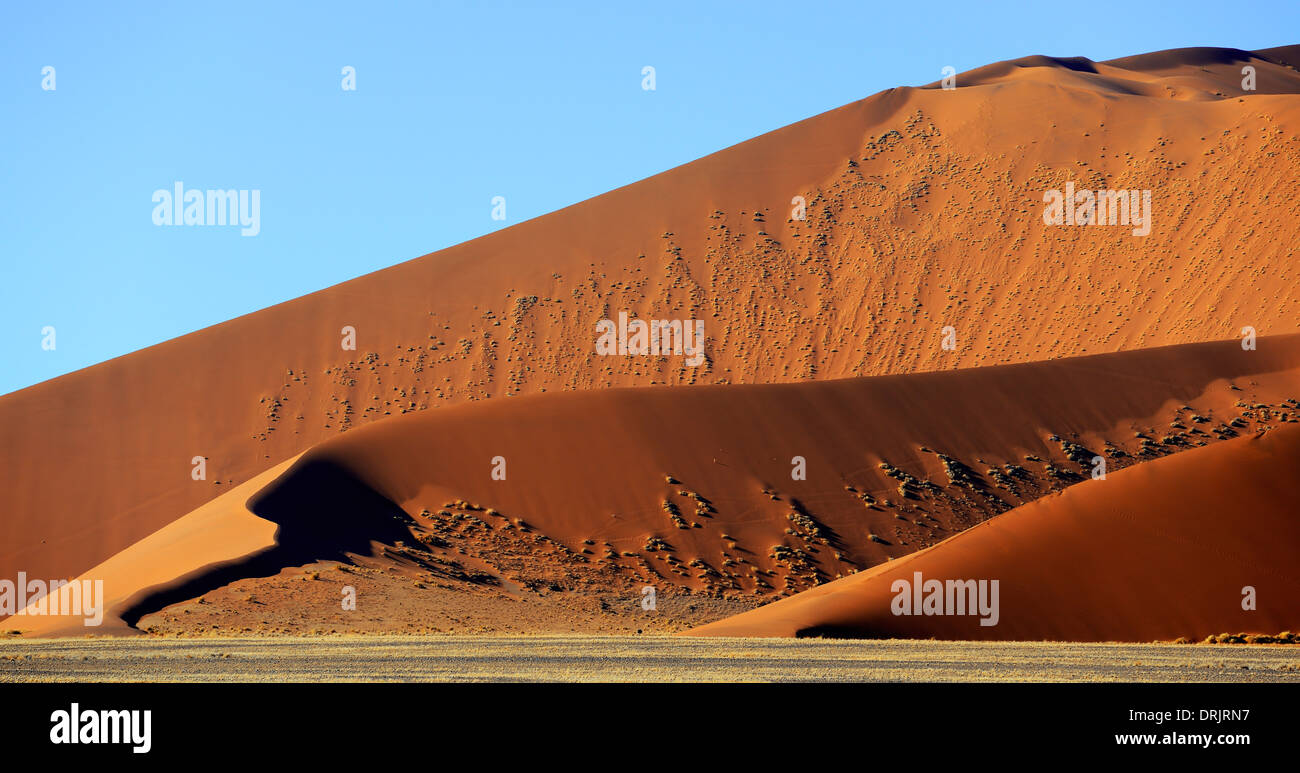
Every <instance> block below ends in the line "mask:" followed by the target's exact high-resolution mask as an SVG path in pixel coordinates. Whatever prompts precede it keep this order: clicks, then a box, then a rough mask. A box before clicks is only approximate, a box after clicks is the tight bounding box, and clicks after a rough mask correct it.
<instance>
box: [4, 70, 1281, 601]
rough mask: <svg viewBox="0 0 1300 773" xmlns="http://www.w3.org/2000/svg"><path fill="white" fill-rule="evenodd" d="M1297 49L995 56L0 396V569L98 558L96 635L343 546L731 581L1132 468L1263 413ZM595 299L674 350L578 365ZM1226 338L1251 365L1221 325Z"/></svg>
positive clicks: (1274, 413)
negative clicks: (683, 321)
mask: <svg viewBox="0 0 1300 773" xmlns="http://www.w3.org/2000/svg"><path fill="white" fill-rule="evenodd" d="M1297 63H1300V46H1289V47H1284V48H1276V49H1269V50H1266V51H1258V52H1245V51H1238V50H1235V49H1179V50H1173V51H1165V52H1158V53H1154V54H1147V55H1141V56H1135V57H1128V58H1125V59H1119V60H1113V61H1110V62H1091V61H1090V60H1087V59H1083V58H1053V57H1042V56H1033V57H1026V58H1023V59H1018V60H1013V61H1009V62H1002V63H998V64H994V65H989V66H987V67H983V68H979V69H977V70H974V71H971V72H969V73H964V74H962V75H959V76H958V79H957V85H958V88H956V89H954V90H945V89H942V88H940V87H939V84H930V85H928V86H925V87H922V88H897V89H890V90H888V91H885V92H881V93H879V94H876V95H874V96H871V97H868V98H866V99H864V100H861V101H859V102H855V103H853V104H850V105H847V106H845V107H842V108H839V109H837V110H832V111H830V112H828V113H825V114H822V115H819V116H815V117H813V118H810V119H808V120H806V121H802V122H800V123H797V124H794V125H791V126H788V127H785V128H782V129H779V130H777V131H774V132H771V133H769V134H766V135H763V136H761V137H758V138H755V139H753V140H750V141H748V142H745V143H741V144H740V145H736V146H734V147H731V148H728V149H726V150H723V151H720V152H718V153H715V154H713V155H710V156H708V157H705V158H703V159H700V160H698V161H695V162H692V163H690V164H686V165H684V166H681V167H678V168H676V169H672V170H669V171H667V172H664V173H663V174H660V175H656V176H654V177H651V178H648V179H646V180H643V181H641V182H638V183H635V184H633V185H629V186H627V187H624V188H620V189H618V190H615V191H611V192H610V193H607V194H605V195H602V196H599V197H596V198H593V199H591V200H588V201H585V202H582V203H580V204H576V205H574V206H572V207H568V208H566V209H564V210H561V211H559V212H555V213H552V214H549V215H546V216H544V217H540V218H537V219H535V220H531V221H527V222H524V223H520V224H518V225H515V226H512V227H509V228H506V229H503V230H501V231H498V232H495V233H492V234H489V235H487V236H484V237H482V238H479V239H475V240H473V241H470V242H467V243H464V244H461V245H457V246H455V247H452V248H449V249H446V250H442V251H440V252H437V253H433V254H430V255H426V256H424V257H421V258H418V259H415V260H412V261H408V262H406V263H402V264H400V265H397V266H394V267H392V268H389V269H385V270H383V271H379V272H375V273H373V274H369V275H366V276H363V277H360V278H358V279H355V280H352V281H350V282H346V283H343V284H341V285H338V286H335V287H331V288H328V289H326V290H323V291H320V292H318V293H314V294H311V295H308V296H305V297H302V298H298V299H295V300H293V301H289V302H287V303H283V304H280V305H278V306H274V307H271V308H269V309H265V310H263V311H259V312H256V313H254V314H250V315H247V316H244V317H240V318H238V319H234V320H231V321H229V322H226V323H223V324H220V325H217V326H214V327H211V328H207V329H204V330H201V331H198V332H196V333H193V334H190V335H187V336H183V337H181V338H178V339H174V340H171V341H167V342H165V343H163V344H159V345H157V346H154V347H150V348H148V349H145V350H142V351H139V352H135V353H132V354H129V355H126V356H124V357H120V358H117V359H114V360H111V361H109V362H105V363H102V364H99V365H96V366H93V367H91V368H87V369H85V370H82V371H78V372H76V373H72V374H69V375H67V376H63V377H60V378H57V379H54V380H52V381H49V382H46V383H43V384H38V385H36V386H33V387H30V388H28V389H24V390H21V391H19V392H15V393H12V394H8V395H4V396H0V508H2V509H3V512H4V513H5V514H6V517H5V518H4V519H2V520H0V577H12V576H14V575H15V574H16V573H17V572H19V571H25V572H27V573H28V575H29V576H40V577H49V578H54V577H70V576H76V575H79V574H83V573H87V572H93V571H102V573H105V574H110V575H112V576H114V577H117V578H118V579H119V583H118V585H119V591H120V593H119V597H116V598H118V602H119V606H120V607H121V610H120V611H122V612H123V614H125V615H126V616H127V618H128V622H131V621H133V620H138V615H142V614H148V613H149V610H150V609H155V608H157V607H158V606H159V605H160V604H164V605H165V603H170V602H171V601H173V600H175V599H180V598H185V597H187V595H186V594H191V597H192V596H196V595H198V594H201V593H203V592H204V589H205V588H210V587H212V586H214V585H215V584H219V583H218V581H225V580H228V579H229V578H231V577H239V576H243V577H246V578H247V577H258V576H267V575H268V573H272V572H274V571H276V570H277V568H280V569H282V568H283V567H287V566H294V565H300V564H302V563H304V562H306V561H309V560H313V559H317V560H319V559H329V560H335V559H338V560H343V561H354V560H360V559H359V558H358V557H360V556H367V557H368V558H367V559H366V560H373V562H376V563H375V565H374V566H373V567H371V568H373V569H374V571H376V572H381V571H385V567H387V568H391V569H397V568H399V566H400V568H401V570H402V571H406V572H409V573H412V576H415V575H419V576H423V575H422V574H420V573H425V574H428V573H432V574H433V575H436V576H438V577H442V578H443V579H445V580H446V581H447V582H448V583H450V584H452V585H454V584H456V583H467V582H468V583H471V584H473V583H487V584H492V583H498V584H499V585H497V586H494V587H498V588H499V589H500V590H501V592H502V593H503V594H505V596H511V594H517V593H523V592H543V593H545V592H549V591H548V590H547V589H548V588H550V587H551V586H555V587H559V588H562V589H570V590H572V589H574V588H576V587H578V586H583V585H586V586H596V587H599V586H601V585H602V584H604V585H606V586H608V587H619V588H623V587H624V586H626V587H627V588H633V589H635V587H638V584H639V583H642V582H646V581H651V580H653V581H655V582H667V583H670V584H673V585H674V586H675V587H681V588H684V589H689V590H691V591H692V592H695V593H701V594H714V595H718V594H726V593H743V594H753V595H756V596H758V597H766V594H769V593H774V592H794V591H798V590H801V589H804V588H808V587H812V586H813V585H816V584H819V583H821V582H824V581H827V580H831V579H834V578H835V577H837V576H840V575H845V574H848V573H850V572H853V571H856V570H859V569H866V568H868V567H872V566H875V565H877V564H879V562H880V561H883V560H884V559H886V558H901V557H903V556H905V555H907V554H909V553H911V552H913V551H915V550H918V549H920V548H924V547H928V546H932V545H935V544H937V543H939V542H940V541H942V540H943V539H945V538H947V537H949V536H951V535H952V534H955V533H956V532H958V531H960V530H962V529H965V528H967V527H969V526H971V525H973V524H975V523H979V522H982V521H985V520H986V519H988V518H990V517H993V516H994V515H995V514H997V513H1001V512H1003V511H1006V510H1008V509H1010V508H1013V507H1019V506H1021V505H1023V504H1025V503H1027V502H1031V501H1033V500H1035V499H1037V498H1038V497H1041V496H1043V495H1044V494H1048V493H1050V492H1054V491H1059V490H1060V489H1062V488H1064V487H1066V486H1068V485H1070V484H1072V483H1074V482H1076V481H1078V480H1079V479H1081V477H1083V476H1084V475H1086V473H1087V469H1086V465H1085V460H1086V459H1088V458H1091V456H1088V455H1089V454H1101V455H1104V456H1106V457H1107V458H1108V459H1109V460H1110V463H1111V464H1112V465H1113V466H1114V467H1124V466H1128V465H1132V464H1133V463H1134V462H1140V464H1139V465H1138V466H1139V467H1141V466H1142V465H1144V464H1145V463H1146V461H1145V460H1150V459H1153V458H1156V457H1163V456H1166V455H1170V454H1174V453H1176V452H1181V451H1182V450H1184V449H1194V448H1196V447H1197V446H1200V445H1204V444H1215V443H1218V442H1219V441H1221V440H1224V439H1227V438H1230V437H1232V436H1234V435H1239V434H1242V433H1244V432H1247V431H1253V430H1255V429H1256V428H1259V427H1264V426H1272V425H1275V424H1278V423H1289V421H1290V420H1291V418H1292V413H1293V412H1294V410H1295V408H1296V407H1297V406H1296V405H1295V404H1293V403H1292V402H1290V401H1292V400H1293V399H1294V398H1295V396H1296V391H1297V390H1295V389H1294V386H1295V368H1296V366H1297V363H1296V346H1297V344H1296V339H1295V337H1294V336H1293V335H1291V334H1294V333H1295V332H1296V331H1297V329H1300V328H1298V327H1297V324H1296V320H1297V319H1298V318H1300V316H1298V315H1300V285H1298V284H1297V282H1300V279H1297V277H1296V276H1295V275H1294V273H1293V272H1290V271H1287V270H1286V269H1287V268H1288V267H1289V266H1290V263H1291V262H1292V258H1293V250H1294V245H1295V244H1296V243H1297V241H1300V240H1298V239H1297V237H1298V236H1300V227H1298V226H1297V225H1296V221H1295V218H1294V217H1293V212H1292V211H1291V197H1289V196H1288V195H1287V192H1289V191H1293V190H1295V189H1296V188H1297V183H1298V182H1300V137H1298V136H1297V132H1298V131H1300V128H1298V127H1300V100H1298V99H1297V96H1298V95H1300V73H1298V72H1297V71H1296V65H1297ZM1245 65H1250V66H1252V67H1254V68H1255V69H1256V71H1257V89H1256V90H1254V91H1242V90H1241V69H1242V67H1243V66H1245ZM1067 184H1069V185H1072V186H1074V187H1077V188H1088V189H1112V188H1113V189H1149V190H1151V191H1152V202H1153V205H1152V206H1153V217H1152V225H1151V229H1150V233H1149V234H1148V235H1146V236H1134V235H1133V234H1132V233H1131V229H1130V228H1127V227H1110V226H1104V227H1059V226H1051V225H1047V224H1045V223H1044V220H1043V207H1044V191H1047V190H1052V189H1060V188H1064V187H1065V186H1066V185H1067ZM796 197H802V200H803V201H804V202H805V203H806V219H796V218H795V216H794V212H793V210H792V205H793V204H794V202H793V201H792V200H793V199H795V198H796ZM622 311H627V312H630V313H631V315H632V316H633V317H641V318H697V319H700V320H703V322H704V326H705V328H704V329H705V335H706V353H707V357H706V360H705V362H704V364H703V365H701V366H700V367H698V368H691V367H688V366H686V365H685V364H683V361H682V358H671V357H669V358H656V357H650V358H643V357H601V356H598V355H597V354H596V351H595V347H594V342H595V338H596V329H595V325H596V323H597V322H598V321H599V320H601V319H605V318H616V317H617V316H618V314H619V312H622ZM345 326H350V327H352V328H355V330H356V341H357V348H356V349H355V350H344V349H342V348H341V346H340V341H341V339H342V334H341V331H342V329H343V328H344V327H345ZM947 326H951V327H952V329H953V331H954V333H955V336H956V344H957V345H956V348H955V350H948V349H945V348H944V347H942V346H941V341H942V340H943V338H942V336H943V332H942V331H943V330H944V328H945V327H947ZM1247 326H1249V327H1252V328H1254V329H1255V330H1256V331H1258V333H1259V334H1260V335H1261V336H1264V337H1263V338H1261V339H1260V349H1259V350H1258V351H1253V352H1243V351H1242V350H1241V348H1240V346H1238V345H1237V342H1236V341H1235V340H1225V339H1234V338H1235V337H1237V336H1239V335H1241V332H1242V329H1243V328H1244V327H1247ZM1207 341H1219V342H1221V343H1209V344H1207V343H1203V342H1207ZM1160 347H1165V348H1160ZM1116 352H1119V353H1121V354H1111V353H1116ZM1092 355H1107V356H1106V357H1102V358H1096V357H1093V356H1092ZM1062 358H1081V359H1068V360H1067V359H1062ZM864 377H872V378H864ZM834 379H844V380H834ZM692 385H694V386H696V387H697V388H692V389H683V388H682V387H684V386H692ZM740 385H744V387H743V388H741V386H740ZM649 386H660V387H665V388H659V389H636V390H629V391H622V390H617V391H615V390H609V389H606V387H649ZM1235 390H1239V391H1235ZM542 393H546V394H542ZM556 393H563V394H556ZM488 398H491V400H490V402H488V403H487V404H482V405H480V403H482V401H484V400H487V399H488ZM470 403H474V405H470ZM1193 417H1197V418H1193ZM1202 419H1203V420H1204V421H1202ZM795 455H799V456H803V457H805V458H806V461H807V464H808V469H809V476H808V480H806V481H791V480H790V465H791V458H792V457H793V456H795ZM196 456H202V457H205V458H206V460H207V462H206V464H207V477H206V479H205V480H194V479H192V477H191V470H192V464H191V462H192V459H193V458H194V457H196ZM495 456H504V457H506V459H507V460H508V465H509V470H510V473H509V477H508V479H507V481H494V480H492V479H491V478H490V477H488V474H489V471H490V466H489V460H491V459H492V458H493V457H495ZM295 459H296V461H293V462H292V463H290V462H291V460H295ZM1035 460H1037V461H1035ZM277 465H279V466H282V467H283V469H284V470H285V471H284V472H283V473H282V474H280V475H278V476H276V475H271V473H270V471H271V470H272V468H273V467H275V466H277ZM277 469H278V468H277ZM670 475H671V476H674V477H673V480H676V481H679V483H669V482H667V480H666V479H667V477H668V476H670ZM340 485H341V486H343V489H339V488H338V487H339V486H340ZM846 487H848V488H846ZM254 494H255V495H254ZM331 494H332V495H333V496H331ZM887 500H888V501H887ZM476 501H477V502H480V503H482V505H481V507H479V508H477V509H475V508H473V507H472V506H471V505H473V504H474V503H475V502H476ZM340 502H347V503H351V504H352V505H354V506H358V507H363V509H367V512H369V513H371V515H373V514H374V513H376V512H377V513H381V514H386V516H385V517H387V518H388V520H391V521H393V522H394V523H400V528H398V529H396V530H394V529H392V528H389V527H388V525H387V524H386V523H383V524H382V526H383V528H379V526H380V525H381V522H382V519H380V520H378V521H376V520H361V521H357V520H355V519H351V518H349V517H347V515H346V513H343V512H341V511H339V509H338V505H339V503H340ZM452 505H456V506H454V507H453V506H452ZM259 507H260V510H259ZM312 508H323V509H324V510H326V511H329V512H330V513H331V514H330V517H328V518H325V519H324V520H323V521H317V520H313V512H312ZM487 508H492V510H493V512H494V513H496V515H491V516H489V515H487ZM697 510H699V511H700V512H699V513H697V512H696V511H697ZM674 511H675V512H676V513H677V514H678V517H677V519H676V520H678V521H683V522H685V524H686V526H685V528H678V527H679V526H680V525H681V524H680V523H674V519H673V518H672V517H671V516H672V515H673V513H674ZM200 514H202V515H200ZM999 517H1002V516H999ZM404 519H409V521H408V520H404ZM493 519H495V520H493ZM516 519H523V520H524V521H525V522H526V524H527V525H526V526H524V527H520V526H519V525H518V524H517V523H515V522H514V521H515V520H516ZM475 521H478V522H481V523H483V524H484V525H483V526H482V527H480V526H478V525H477V524H476V523H475ZM268 522H273V523H276V524H277V527H278V529H277V530H275V533H276V534H277V536H276V537H275V538H274V539H270V540H269V541H268V538H267V532H266V523H268ZM322 523H323V524H325V525H327V526H328V528H327V529H326V530H325V531H323V532H322V531H320V530H319V529H316V527H317V526H319V525H320V524H322ZM507 523H509V524H510V526H509V528H507V526H506V524H507ZM692 523H699V524H700V526H699V527H695V526H692ZM489 525H490V526H491V528H488V526H489ZM245 528H247V529H250V530H251V531H244V529H245ZM663 528H670V531H669V532H668V534H666V535H660V538H662V539H664V540H665V541H668V542H671V543H672V545H671V551H665V550H663V549H662V548H657V549H656V550H653V551H648V550H647V548H646V544H645V543H646V541H647V540H648V539H649V538H650V537H651V536H654V535H655V534H657V533H658V532H659V530H661V529H663ZM206 529H213V530H215V531H214V532H213V535H214V536H212V538H211V539H206V538H205V537H204V534H205V533H206V532H205V530H206ZM787 529H790V530H791V531H790V532H789V533H787V531H786V530H787ZM444 532H445V533H444ZM452 532H454V535H453V534H452ZM489 532H490V536H485V535H487V534H488V533H489ZM217 533H220V534H223V535H225V536H223V537H220V538H218V537H217V536H215V535H216V534H217ZM438 533H444V534H443V536H441V537H439V536H437V534H438ZM236 534H237V535H238V536H235V535H236ZM403 534H405V535H406V536H407V537H409V538H410V539H414V540H416V541H417V542H420V540H421V538H423V537H429V538H430V541H429V542H420V545H412V544H406V543H407V542H408V540H407V539H399V536H401V535H403ZM723 534H726V537H724V536H723ZM160 535H161V536H160ZM449 540H450V541H449ZM819 540H820V541H819ZM439 541H441V542H443V543H446V544H438V542H439ZM588 541H589V542H588ZM397 542H402V543H403V544H402V545H398V544H396V543H397ZM805 543H806V544H805ZM778 544H781V545H785V548H786V549H785V550H784V551H775V552H773V551H772V548H773V547H774V546H776V545H778ZM179 545H184V546H187V547H185V548H184V550H181V549H180V548H175V547H174V546H179ZM197 545H202V548H201V549H200V548H199V547H196V546H197ZM167 546H173V547H174V549H172V551H171V555H169V556H168V557H167V560H166V561H161V560H160V559H156V556H157V554H158V552H159V551H162V552H166V551H167V549H168V548H167ZM608 554H612V557H611V556H609V555H608ZM626 554H631V555H626ZM668 555H672V556H673V560H672V561H669V560H668V559H667V556H668ZM456 556H459V557H456ZM503 556H509V557H510V558H509V560H506V559H505V558H503ZM430 557H432V558H430ZM741 559H743V560H741ZM692 561H694V562H696V563H695V564H694V565H692V563H691V562H692ZM295 562H297V563H296V564H295ZM385 562H387V563H385ZM430 562H432V563H430ZM521 566H524V567H527V566H533V567H534V568H532V569H529V570H527V571H525V569H521V568H520V567H521ZM539 567H540V568H539ZM529 572H532V574H529ZM538 588H541V589H542V590H541V591H538V590H537V589H538ZM128 591H129V592H128ZM557 592H564V591H557ZM620 592H621V591H620ZM122 594H125V595H122Z"/></svg>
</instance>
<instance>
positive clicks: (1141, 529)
mask: <svg viewBox="0 0 1300 773" xmlns="http://www.w3.org/2000/svg"><path fill="white" fill-rule="evenodd" d="M1297 502H1300V427H1296V426H1288V427H1285V428H1283V429H1277V430H1274V431H1272V432H1268V433H1264V434H1263V435H1262V436H1260V437H1250V438H1238V439H1236V440H1230V441H1227V442H1224V443H1220V444H1217V445H1215V446H1212V447H1208V448H1201V449H1197V450H1194V451H1189V452H1187V453H1183V454H1178V455H1175V456H1172V457H1169V458H1166V459H1160V460H1158V461H1153V462H1148V463H1146V464H1140V465H1137V466H1136V467H1133V468H1130V469H1126V470H1121V471H1120V472H1117V473H1115V474H1113V475H1111V476H1108V477H1107V479H1106V480H1097V481H1088V482H1085V483H1081V484H1079V485H1077V486H1073V487H1071V488H1069V489H1067V490H1066V491H1065V492H1063V493H1061V494H1059V495H1056V496H1051V497H1047V498H1044V499H1042V500H1039V501H1037V502H1033V503H1031V504H1028V505H1025V506H1023V507H1020V508H1017V509H1016V510H1013V511H1012V512H1010V513H1007V514H1006V515H1003V516H1000V517H999V518H997V519H995V520H993V521H989V522H987V523H984V524H981V525H980V526H977V527H975V528H973V529H971V530H969V531H966V532H963V533H962V534H959V535H957V536H955V537H953V538H951V539H949V540H947V541H945V542H943V543H941V544H939V545H936V546H935V547H933V548H931V549H929V550H926V551H924V552H921V553H916V554H913V555H911V556H908V557H906V558H903V559H900V560H898V561H892V562H889V563H887V564H881V565H880V566H878V567H876V568H874V569H872V570H871V571H869V572H864V573H862V574H858V575H855V576H853V577H849V578H846V579H843V580H839V581H838V582H833V583H830V584H829V585H825V586H823V587H820V588H817V589H815V590H810V591H807V592H805V593H801V594H799V595H797V596H794V597H792V598H789V599H784V600H781V601H778V602H776V603H773V604H769V605H767V606H765V607H761V608H759V609H756V610H754V611H752V612H748V613H744V614H741V615H737V616H735V617H731V618H727V619H726V620H722V621H719V622H716V623H711V624H708V625H705V626H703V627H700V628H697V629H695V630H694V631H692V632H691V634H692V635H697V636H818V635H820V636H832V637H843V636H850V637H866V638H895V637H897V638H938V639H1004V640H1038V639H1045V640H1055V641H1143V640H1146V641H1155V640H1173V639H1177V638H1188V639H1192V640H1196V641H1200V640H1202V639H1204V638H1206V637H1207V636H1211V635H1213V634H1218V633H1224V632H1234V633H1235V632H1238V631H1249V632H1259V633H1280V632H1282V631H1295V630H1297V629H1300V604H1297V599H1300V574H1298V573H1297V572H1296V546H1297V545H1300V518H1298V517H1297V515H1300V505H1297ZM917 572H919V573H921V577H922V578H923V580H931V579H934V580H939V581H947V580H967V579H985V580H994V579H996V580H998V581H999V583H1000V592H999V595H1000V599H999V606H1000V619H999V620H998V622H997V624H996V625H991V626H985V625H981V624H980V617H979V616H978V615H976V616H972V615H956V614H946V615H928V616H927V615H923V614H922V615H916V614H912V615H907V614H894V611H893V608H892V603H893V601H894V599H895V597H896V593H895V592H893V591H894V590H895V588H894V586H893V583H894V582H895V581H896V580H899V579H905V580H907V581H908V582H909V583H910V584H911V585H915V573H917ZM1247 587H1250V588H1253V589H1254V593H1255V598H1256V600H1257V608H1256V609H1254V610H1246V609H1243V599H1244V598H1245V597H1244V595H1243V589H1245V588H1247ZM899 589H901V586H900V588H899Z"/></svg>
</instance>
